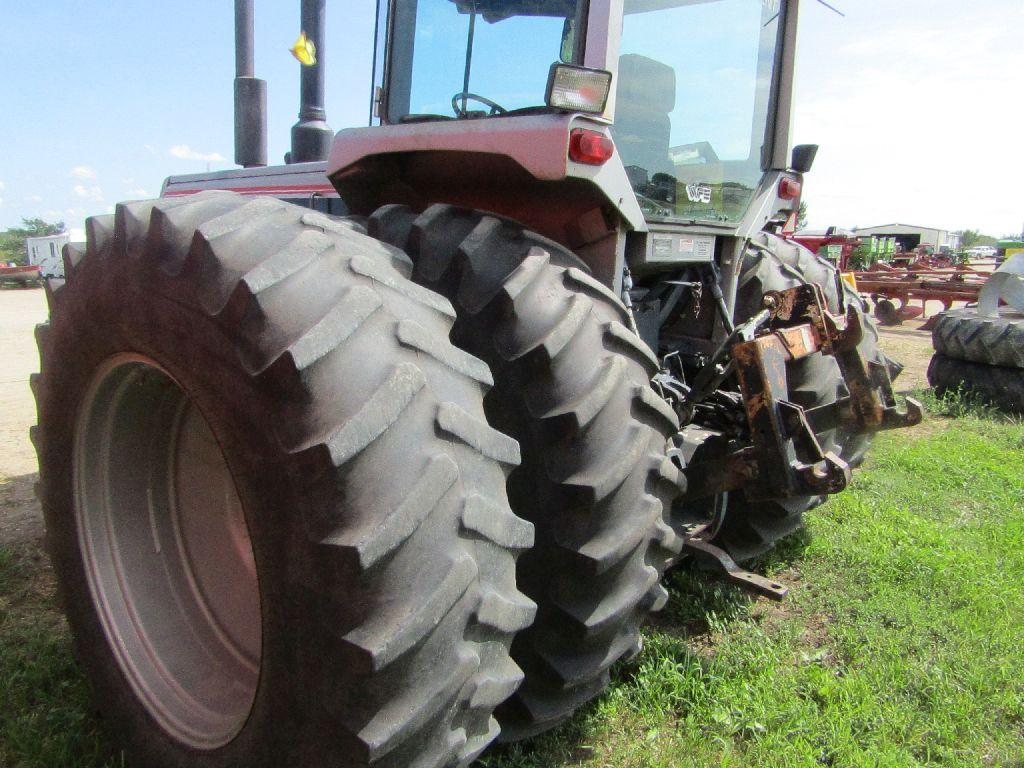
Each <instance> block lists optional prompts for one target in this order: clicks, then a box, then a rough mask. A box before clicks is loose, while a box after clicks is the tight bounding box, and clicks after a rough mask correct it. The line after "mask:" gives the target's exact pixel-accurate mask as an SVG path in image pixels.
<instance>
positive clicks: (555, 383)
mask: <svg viewBox="0 0 1024 768" xmlns="http://www.w3.org/2000/svg"><path fill="white" fill-rule="evenodd" d="M368 231H369V233H370V234H371V235H373V236H375V237H380V238H381V239H383V240H385V241H387V242H390V243H393V244H395V245H398V246H399V247H400V248H402V249H403V250H405V251H406V252H407V253H408V254H409V256H410V258H411V259H412V261H413V264H414V271H413V279H414V280H416V281H417V282H419V283H421V284H423V285H426V286H429V287H430V288H432V289H433V290H436V291H438V292H439V293H441V294H442V295H444V296H447V297H448V298H449V299H451V300H452V302H453V304H455V307H456V310H457V313H458V318H457V320H456V322H455V327H454V329H453V333H452V340H453V341H454V343H455V344H456V345H457V346H459V347H461V348H462V349H465V350H466V351H468V352H470V353H471V354H473V355H476V356H478V357H480V358H482V359H484V360H486V361H487V363H488V364H489V365H490V367H491V370H492V371H493V372H494V378H495V387H494V389H493V390H491V392H490V393H488V396H487V398H486V400H485V407H486V411H487V416H488V418H489V420H490V421H491V423H492V424H494V425H495V426H496V427H498V428H499V429H501V430H502V431H504V432H506V433H508V434H510V435H512V436H513V437H515V438H516V439H517V440H518V441H519V443H520V445H521V446H522V451H523V463H522V465H521V466H519V467H518V468H516V469H515V470H513V471H512V474H511V476H510V478H509V495H510V498H511V501H512V507H513V510H515V512H516V514H517V515H519V516H520V517H523V518H526V519H527V520H530V521H531V522H532V523H533V524H534V526H535V527H536V531H537V543H536V546H535V547H534V549H532V550H530V551H529V552H526V553H524V554H523V556H522V557H521V558H520V560H519V566H518V574H519V586H520V588H521V589H522V590H523V591H524V592H525V593H526V594H527V595H528V596H529V597H530V598H531V599H533V600H534V601H536V603H537V604H538V614H537V620H536V622H535V623H534V625H533V626H532V627H531V628H530V629H528V630H526V631H524V632H522V633H520V634H519V635H518V636H517V637H516V640H515V642H514V643H513V646H512V656H513V658H514V659H515V661H516V663H517V664H519V666H520V667H522V669H523V671H524V672H525V673H526V679H525V681H524V683H523V686H522V687H521V688H520V689H519V690H518V691H517V692H516V694H515V695H514V696H513V697H512V698H511V699H510V700H509V701H508V702H506V703H505V704H503V705H502V706H501V707H500V708H499V710H498V719H499V721H500V722H501V726H502V738H503V739H521V738H526V737H528V736H531V735H534V734H536V733H540V732H542V731H545V730H548V729H550V728H552V727H554V726H556V725H558V724H559V723H561V722H562V721H564V720H565V719H567V718H568V717H569V716H570V715H571V714H572V713H573V712H574V711H575V710H576V709H577V708H578V707H580V706H581V705H582V704H583V703H585V702H587V701H589V700H590V699H592V698H593V697H594V696H596V695H597V694H599V693H600V692H601V691H602V690H603V689H604V688H605V686H606V685H607V683H608V680H609V668H610V667H611V665H612V664H613V663H614V662H616V661H617V660H619V659H623V658H629V657H631V656H633V655H635V654H636V653H637V652H638V651H639V649H640V642H641V639H640V625H641V623H642V622H643V620H644V618H645V617H646V616H647V614H648V612H649V611H651V610H657V609H659V608H661V607H662V605H664V603H665V601H666V599H667V593H666V591H665V589H664V588H663V587H662V586H661V583H660V577H661V574H662V572H663V570H664V568H665V567H666V565H667V564H668V563H669V562H670V561H671V560H673V559H674V558H675V557H676V556H677V555H678V553H679V550H680V547H681V544H682V542H681V540H680V539H678V538H677V537H676V534H675V533H674V531H673V530H672V528H671V527H670V525H669V524H668V515H669V510H670V508H671V504H672V500H673V498H674V496H675V495H676V494H678V493H679V492H680V489H681V483H682V478H681V476H680V474H679V473H678V472H677V470H676V469H675V468H674V467H673V465H672V464H671V462H670V461H669V460H668V459H667V458H666V455H665V449H666V444H667V440H668V437H669V436H670V435H672V434H674V433H675V431H676V430H677V429H678V421H677V419H676V416H675V414H674V413H673V411H672V409H671V408H670V407H669V406H668V404H667V403H665V402H664V401H663V400H662V399H661V398H660V397H659V396H658V395H656V394H655V392H654V391H653V390H652V389H651V386H650V377H651V375H652V374H653V373H654V372H656V370H657V367H658V361H657V360H656V359H655V357H654V355H653V354H652V353H651V351H650V350H649V349H648V348H647V346H646V345H645V344H644V343H643V341H641V340H640V338H639V337H638V336H637V335H636V334H635V333H633V332H632V331H631V330H629V328H628V323H629V313H628V310H627V309H626V308H625V307H624V306H623V305H622V303H621V302H620V301H619V299H618V297H616V296H615V294H614V293H612V291H611V290H609V289H608V288H607V287H606V286H604V285H603V284H601V283H599V282H598V281H597V280H595V279H594V278H593V277H592V276H591V275H590V274H589V270H587V268H586V267H585V266H584V265H583V263H582V262H580V261H579V259H577V258H576V256H575V255H573V254H572V253H571V252H570V251H568V250H566V249H565V248H564V247H562V246H560V245H559V244H557V243H554V242H552V241H550V240H547V239H545V238H543V237H541V236H539V235H537V234H534V233H532V232H529V231H527V230H525V229H524V228H523V227H522V226H520V225H519V224H517V223H515V222H512V221H509V220H507V219H503V218H501V217H498V216H494V215H489V214H486V213H482V212H479V211H469V210H464V209H459V208H455V207H453V206H448V205H434V206H432V207H430V208H428V209H427V210H426V211H425V212H424V213H422V214H417V213H414V212H413V211H411V210H409V209H408V208H406V207H403V206H386V207H384V208H382V209H380V210H378V211H377V212H376V213H375V214H373V216H371V217H370V220H369V223H368Z"/></svg>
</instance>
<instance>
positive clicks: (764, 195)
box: [328, 0, 809, 289]
mask: <svg viewBox="0 0 1024 768" xmlns="http://www.w3.org/2000/svg"><path fill="white" fill-rule="evenodd" d="M796 16H797V2H796V0H790V1H789V2H787V1H786V0H624V2H622V1H618V2H616V1H614V0H593V2H588V0H396V1H395V2H392V3H382V4H381V11H380V17H379V20H378V41H377V60H376V64H375V83H374V99H373V117H372V122H373V123H374V124H375V125H374V127H371V128H369V129H356V130H349V131H342V132H341V133H339V134H338V136H337V137H336V139H335V142H334V146H333V148H332V153H331V160H330V162H329V163H328V175H330V176H331V178H332V182H333V183H334V185H335V186H336V187H337V188H338V190H339V192H340V193H341V195H342V197H343V198H344V199H345V200H346V202H347V203H348V204H349V205H350V207H352V208H353V210H354V211H355V212H357V213H364V214H365V213H369V212H370V211H371V210H373V209H374V208H376V207H377V206H379V205H381V204H384V203H390V202H403V203H407V204H410V205H414V206H418V207H424V206H425V205H429V204H430V203H432V202H439V201H443V202H452V203H463V202H464V203H466V204H467V205H469V204H472V206H473V207H479V206H480V205H481V200H483V201H484V203H483V204H484V206H485V207H487V208H488V209H489V210H494V211H496V212H498V213H502V214H505V215H507V216H509V217H510V218H513V219H516V220H518V221H521V222H523V223H525V224H527V225H528V226H530V227H532V228H534V229H536V230H538V231H540V232H541V233H542V234H545V235H547V236H548V237H550V238H552V239H554V240H556V241H558V242H560V243H562V244H564V245H566V246H567V247H569V248H571V249H573V250H574V251H576V252H577V253H579V254H580V255H581V258H583V259H584V260H585V261H587V263H588V265H589V266H590V267H591V269H592V270H593V271H594V272H595V273H596V274H597V275H598V276H599V277H601V278H602V279H603V280H604V281H605V282H606V283H608V284H609V285H612V286H613V287H615V288H616V289H621V278H622V274H623V269H624V268H625V267H630V268H631V269H633V270H634V271H639V272H644V271H648V272H649V271H663V270H665V269H676V268H678V266H679V265H680V264H685V263H695V262H704V263H706V262H710V261H712V260H713V259H715V258H719V259H721V258H723V257H725V258H726V259H727V258H728V255H729V252H730V251H732V250H734V249H735V246H736V245H737V243H738V240H739V239H742V238H744V237H745V236H747V235H749V234H751V233H753V232H757V231H760V230H762V229H763V228H765V227H766V226H769V227H772V226H774V227H779V228H781V227H782V226H784V225H785V224H786V222H787V221H788V220H789V219H790V218H791V215H792V214H793V212H794V211H795V210H796V208H797V207H798V204H799V199H798V198H799V190H800V177H799V173H796V172H792V171H793V170H806V169H807V168H806V167H803V168H800V169H793V168H792V166H793V163H791V162H790V158H789V137H788V128H789V104H790V98H789V92H790V90H791V83H792V58H793V40H794V38H795V28H796ZM807 156H808V153H807V152H803V153H802V154H801V157H804V158H806V157H807ZM808 165H809V163H808Z"/></svg>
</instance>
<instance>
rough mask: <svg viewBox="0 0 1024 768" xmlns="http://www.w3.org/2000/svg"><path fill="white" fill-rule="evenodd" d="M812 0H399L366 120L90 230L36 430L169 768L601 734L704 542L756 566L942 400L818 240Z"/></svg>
mask: <svg viewBox="0 0 1024 768" xmlns="http://www.w3.org/2000/svg"><path fill="white" fill-rule="evenodd" d="M798 8H799V3H798V0H389V2H379V3H378V22H377V32H376V41H375V48H374V50H375V64H374V69H373V83H372V99H371V102H372V103H371V104H370V105H369V111H370V113H371V114H370V118H369V125H368V126H367V127H365V128H355V129H347V130H342V131H340V132H338V133H337V134H335V133H334V132H333V131H332V130H331V129H330V127H329V126H328V124H327V122H326V115H325V112H324V106H323V105H324V99H323V94H324V83H325V80H324V76H325V69H324V66H325V63H324V62H325V58H324V55H325V50H324V23H325V19H324V13H325V2H324V0H302V3H301V21H302V29H303V32H304V33H305V36H307V37H308V39H309V41H310V42H311V43H312V45H311V46H310V52H311V53H312V52H313V51H315V58H314V57H311V58H313V61H311V62H308V64H309V65H308V66H304V67H303V68H302V70H301V78H302V89H301V93H302V100H301V105H300V112H299V122H298V123H297V124H296V125H295V127H294V128H293V129H292V147H291V151H290V152H289V153H288V155H287V156H286V162H285V163H284V164H283V165H279V166H274V167H268V166H267V164H266V163H267V159H266V154H267V152H266V129H265V124H266V84H265V83H264V81H262V80H260V79H258V78H257V77H255V74H254V62H253V44H252V41H253V5H252V0H248V1H247V0H239V2H237V3H236V9H235V12H236V40H237V47H236V67H237V77H236V79H235V111H236V126H235V135H236V162H237V163H238V165H239V166H241V168H239V169H237V170H230V171H221V172H213V173H206V174H200V175H193V176H183V177H172V178H169V179H168V180H167V182H166V183H165V185H164V188H163V191H162V194H161V197H160V198H159V199H156V200H147V201H137V202H125V203H122V204H120V205H118V206H117V208H116V211H115V213H114V214H112V215H108V216H96V217H93V218H90V219H89V220H88V221H87V225H86V234H87V236H86V242H85V243H84V244H69V245H68V246H66V248H65V250H64V264H65V269H64V279H63V280H58V279H52V280H50V281H49V282H48V286H47V297H48V301H49V305H50V319H49V321H48V322H47V323H45V324H43V325H41V326H40V327H39V328H38V332H37V337H38V342H39V348H40V354H41V373H40V374H39V375H38V376H35V377H34V378H33V380H32V386H33V389H34V391H35V394H36V399H37V403H38V410H39V423H38V425H37V426H36V427H35V428H33V430H32V438H33V441H34V443H35V445H36V447H37V450H38V455H39V463H40V475H41V481H40V484H39V495H40V499H41V502H42V505H43V509H44V513H45V517H46V522H47V543H48V548H49V551H50V554H51V557H52V560H53V563H54V567H55V570H56V573H57V576H58V582H59V586H60V590H61V593H62V596H63V601H64V605H65V607H66V613H67V616H68V619H69V623H70V625H71V628H72V634H73V637H74V642H75V648H76V653H77V657H78V659H79V662H80V664H81V666H82V667H83V668H84V670H85V671H86V673H87V676H88V678H89V680H90V683H91V686H92V690H93V692H94V698H95V702H96V705H97V706H98V708H99V709H100V710H101V711H102V713H103V715H104V720H105V722H106V724H107V726H108V727H109V729H110V730H111V731H112V732H113V733H114V734H115V735H116V737H117V740H118V743H119V744H120V745H121V747H122V748H123V749H124V751H125V754H126V755H127V757H128V761H129V762H130V763H131V764H134V765H143V766H153V767H155V768H170V767H171V766H175V767H178V766H195V767H197V768H199V767H201V768H220V767H227V766H241V765H245V766H250V767H255V766H273V767H274V768H280V767H281V766H321V765H337V766H363V767H366V766H380V767H381V768H385V767H386V768H399V767H402V768H406V767H409V768H411V767H415V768H442V767H446V766H465V765H469V764H470V763H472V762H473V761H474V760H475V759H476V758H477V756H479V755H480V754H481V753H482V752H483V751H484V750H485V749H487V747H488V746H489V745H490V744H491V743H492V742H494V741H495V740H503V741H512V740H519V739H524V738H527V737H529V736H532V735H534V734H538V733H541V732H544V731H546V730H548V729H551V728H553V727H555V726H557V725H558V724H560V723H562V722H564V721H565V720H567V719H568V718H569V717H570V716H571V715H572V714H573V713H574V712H575V711H576V710H578V709H579V708H580V707H581V706H583V705H584V704H585V703H586V702H588V701H590V700H592V699H593V698H594V697H595V696H597V695H598V694H599V693H600V692H601V691H602V690H603V689H604V688H605V686H606V685H607V683H608V681H609V675H610V672H609V670H610V669H611V667H612V666H613V665H614V664H615V663H616V662H617V661H620V660H623V659H628V658H631V657H633V656H635V655H636V654H637V653H639V652H640V650H641V636H640V627H641V624H642V622H643V621H644V619H645V617H646V616H647V615H648V614H649V613H650V612H651V611H655V610H658V609H659V608H661V607H662V606H663V605H664V604H665V602H666V600H667V599H668V593H667V592H666V590H665V588H664V587H663V586H662V584H661V579H662V576H663V574H664V573H665V571H666V569H668V568H670V567H673V566H675V565H676V564H677V563H679V562H681V561H682V560H684V559H687V558H691V559H693V560H695V561H696V562H698V563H700V564H701V565H702V566H703V567H704V568H706V569H708V570H709V571H717V572H718V573H719V574H721V575H722V576H724V577H725V578H728V579H729V580H731V581H733V582H735V583H738V584H742V585H744V586H746V587H749V588H751V589H753V590H755V591H758V592H760V593H763V594H766V595H768V596H771V597H781V596H782V594H784V592H785V587H784V586H783V585H781V584H778V583H774V582H772V581H770V580H768V579H766V578H764V577H763V576H760V575H757V574H754V573H750V572H748V571H746V570H744V568H743V565H742V564H743V563H744V562H746V561H749V560H750V559H751V558H754V557H755V556H757V555H759V554H761V553H763V552H765V551H767V550H768V549H769V548H771V547H772V545H773V544H774V543H775V542H777V541H778V540H779V539H780V538H782V537H784V536H785V535H787V534H788V533H790V532H792V531H793V530H795V529H796V528H797V527H798V526H799V525H800V523H801V518H802V514H803V513H804V512H805V511H806V510H808V509H809V508H811V507H813V506H814V505H816V504H819V503H820V502H821V501H822V500H823V499H824V498H825V497H827V496H828V495H829V494H834V493H837V492H839V491H841V490H842V489H843V488H844V487H845V486H846V485H847V483H848V482H849V480H850V472H851V467H855V466H856V465H857V464H858V463H859V462H860V461H861V460H862V458H863V457H864V454H865V451H866V450H867V449H868V446H869V443H870V441H871V437H872V435H873V434H874V433H876V432H877V431H879V430H882V429H889V428H894V427H900V426H908V425H912V424H914V423H916V422H917V421H918V420H919V419H920V418H921V411H920V407H919V405H918V404H917V403H915V402H913V401H912V400H907V401H906V405H904V404H902V403H898V402H897V400H896V398H895V396H894V394H893V390H892V384H891V380H892V377H893V376H895V375H896V373H898V370H899V366H898V365H897V364H896V363H894V362H893V361H891V360H889V359H888V358H887V357H886V356H885V355H884V354H883V353H882V352H881V350H880V349H879V347H878V333H877V330H876V327H875V325H874V324H873V322H872V320H871V319H870V318H869V317H868V316H867V315H866V314H865V312H864V307H863V305H862V303H861V302H860V300H859V299H858V298H857V296H856V295H855V294H854V293H853V292H852V291H851V290H850V289H849V288H848V287H847V286H846V284H845V283H843V282H842V281H841V280H840V278H839V275H838V273H837V271H836V269H835V268H834V267H833V265H832V264H830V263H829V262H827V261H825V260H823V259H821V258H818V257H816V256H815V255H814V254H812V253H811V252H809V251H808V250H806V249H804V248H803V247H801V246H799V245H798V244H796V243H794V242H792V241H791V240H789V239H787V238H786V237H785V236H784V235H785V234H787V233H788V232H790V231H791V230H792V229H793V225H794V222H795V220H796V212H797V209H798V207H799V203H800V192H801V183H802V176H803V174H804V173H806V172H807V171H809V170H810V168H811V164H812V161H813V159H814V154H815V151H816V147H814V146H811V145H803V146H798V147H795V148H793V149H792V151H791V150H790V141H789V126H790V112H791V101H792V100H791V94H792V90H793V63H794V46H795V41H796V30H797V16H798Z"/></svg>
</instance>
